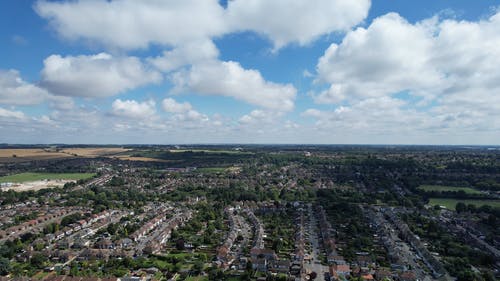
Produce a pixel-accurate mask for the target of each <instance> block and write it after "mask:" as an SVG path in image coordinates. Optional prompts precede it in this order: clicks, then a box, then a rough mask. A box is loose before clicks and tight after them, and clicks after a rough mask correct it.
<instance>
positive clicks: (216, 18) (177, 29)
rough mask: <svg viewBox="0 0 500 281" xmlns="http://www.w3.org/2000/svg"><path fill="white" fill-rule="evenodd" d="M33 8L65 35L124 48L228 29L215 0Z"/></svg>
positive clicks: (127, 0) (100, 1) (131, 0)
mask: <svg viewBox="0 0 500 281" xmlns="http://www.w3.org/2000/svg"><path fill="white" fill-rule="evenodd" d="M35 11H36V12H37V13H38V14H39V15H40V16H41V17H43V18H45V19H47V20H48V21H49V23H50V26H52V27H53V28H54V29H55V30H56V31H57V33H58V34H59V35H61V36H62V37H63V38H66V39H70V40H77V39H86V40H90V41H93V42H98V43H101V44H104V45H105V46H108V47H118V48H122V49H138V48H146V47H148V46H149V45H150V44H160V45H167V46H176V45H179V44H182V43H185V42H191V41H196V40H200V39H204V38H210V37H213V36H219V35H221V34H223V33H224V32H225V30H226V28H227V27H226V25H225V24H224V18H223V14H224V9H223V8H222V7H221V6H220V5H219V3H218V1H217V0H202V1H199V0H183V1H176V0H166V1H165V0H149V1H136V0H115V1H106V0H91V1H82V0H77V1H67V2H48V1H38V2H37V3H36V4H35Z"/></svg>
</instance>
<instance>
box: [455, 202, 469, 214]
mask: <svg viewBox="0 0 500 281" xmlns="http://www.w3.org/2000/svg"><path fill="white" fill-rule="evenodd" d="M455 210H456V211H457V213H462V212H465V211H467V205H465V203H464V202H458V203H457V205H455Z"/></svg>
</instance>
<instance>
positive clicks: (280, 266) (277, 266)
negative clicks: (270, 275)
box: [273, 260, 291, 274]
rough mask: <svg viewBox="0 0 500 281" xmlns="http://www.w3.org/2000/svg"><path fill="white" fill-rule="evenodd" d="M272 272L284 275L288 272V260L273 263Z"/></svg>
mask: <svg viewBox="0 0 500 281" xmlns="http://www.w3.org/2000/svg"><path fill="white" fill-rule="evenodd" d="M273 265H274V271H276V272H278V273H286V274H288V273H289V272H290V265H291V264H290V261H289V260H278V261H275V262H274V264H273Z"/></svg>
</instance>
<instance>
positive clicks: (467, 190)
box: [418, 185, 481, 194]
mask: <svg viewBox="0 0 500 281" xmlns="http://www.w3.org/2000/svg"><path fill="white" fill-rule="evenodd" d="M418 189H419V190H423V191H426V192H432V191H437V192H458V191H463V192H465V193H467V194H481V191H479V190H476V189H473V188H470V187H456V186H444V185H421V186H419V187H418Z"/></svg>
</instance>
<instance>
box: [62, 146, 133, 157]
mask: <svg viewBox="0 0 500 281" xmlns="http://www.w3.org/2000/svg"><path fill="white" fill-rule="evenodd" d="M127 151H130V149H125V148H121V147H102V148H100V147H90V148H67V149H63V150H61V152H62V153H66V154H70V155H73V156H80V157H105V156H111V155H116V154H119V153H123V152H127Z"/></svg>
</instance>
